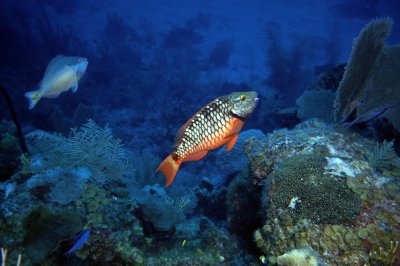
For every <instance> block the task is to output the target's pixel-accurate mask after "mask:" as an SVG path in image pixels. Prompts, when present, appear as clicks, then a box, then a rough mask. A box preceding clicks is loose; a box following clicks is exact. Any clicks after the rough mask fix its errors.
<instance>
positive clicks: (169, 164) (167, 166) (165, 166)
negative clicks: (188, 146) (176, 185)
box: [157, 153, 181, 187]
mask: <svg viewBox="0 0 400 266" xmlns="http://www.w3.org/2000/svg"><path fill="white" fill-rule="evenodd" d="M175 156H176V155H175V154H174V153H172V154H170V155H169V156H168V157H167V158H165V160H164V161H163V162H162V163H161V164H160V166H159V167H158V168H157V172H158V171H161V172H162V173H163V174H164V176H165V179H166V181H167V184H166V185H165V186H167V187H168V186H169V185H171V183H172V181H174V178H175V176H176V173H177V172H178V170H179V166H180V165H181V163H180V162H179V161H177V160H174V157H175Z"/></svg>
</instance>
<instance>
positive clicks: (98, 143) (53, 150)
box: [27, 120, 131, 181]
mask: <svg viewBox="0 0 400 266" xmlns="http://www.w3.org/2000/svg"><path fill="white" fill-rule="evenodd" d="M27 137H28V139H29V140H30V141H31V143H32V144H33V146H34V147H35V148H36V149H37V153H36V155H37V156H43V157H44V158H43V159H42V160H41V161H40V162H41V163H40V164H41V165H40V164H39V167H38V168H36V169H34V167H31V168H32V169H33V172H41V171H43V170H46V169H48V168H52V167H57V166H61V167H77V166H85V167H88V168H89V169H90V170H91V172H92V173H93V174H94V175H95V177H96V179H97V180H100V181H106V180H108V179H109V178H120V177H122V176H124V175H128V174H130V173H131V166H130V164H129V162H128V160H127V156H126V151H125V149H124V146H123V144H122V142H121V140H119V139H116V138H114V137H113V135H112V132H111V129H110V128H108V127H105V128H101V127H99V126H98V125H96V123H95V122H94V121H92V120H88V122H87V123H86V124H84V125H83V126H82V127H81V128H80V129H79V130H78V129H72V130H71V134H70V136H69V137H68V138H65V137H63V136H60V135H56V134H49V133H46V132H44V131H34V132H32V133H30V134H28V135H27ZM32 166H33V165H32Z"/></svg>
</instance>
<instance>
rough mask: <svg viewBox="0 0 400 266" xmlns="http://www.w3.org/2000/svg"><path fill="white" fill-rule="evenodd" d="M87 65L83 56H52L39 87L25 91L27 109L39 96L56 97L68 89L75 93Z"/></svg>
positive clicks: (32, 105) (34, 103)
mask: <svg viewBox="0 0 400 266" xmlns="http://www.w3.org/2000/svg"><path fill="white" fill-rule="evenodd" d="M87 65H88V60H87V59H86V58H84V57H78V56H63V55H58V56H56V57H55V58H53V59H52V60H51V61H50V63H49V64H48V66H47V68H46V72H45V73H44V76H43V79H42V81H41V82H40V83H39V89H37V90H35V91H30V92H27V93H25V97H26V98H27V99H28V100H29V109H30V110H32V109H33V108H34V107H35V105H36V104H37V103H38V102H39V100H40V99H41V98H56V97H58V96H59V95H60V94H61V93H62V92H64V91H68V90H70V89H71V90H72V92H73V93H75V92H76V91H77V90H78V82H79V80H80V79H81V78H82V76H83V74H85V71H86V68H87Z"/></svg>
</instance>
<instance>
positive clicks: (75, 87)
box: [71, 83, 78, 93]
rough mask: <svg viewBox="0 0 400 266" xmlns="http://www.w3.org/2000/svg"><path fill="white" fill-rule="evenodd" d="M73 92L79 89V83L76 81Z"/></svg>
mask: <svg viewBox="0 0 400 266" xmlns="http://www.w3.org/2000/svg"><path fill="white" fill-rule="evenodd" d="M71 90H72V93H75V92H76V91H77V90H78V83H76V84H75V85H74V86H73V87H72V88H71Z"/></svg>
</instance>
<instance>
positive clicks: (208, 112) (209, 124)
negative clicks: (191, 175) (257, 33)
mask: <svg viewBox="0 0 400 266" xmlns="http://www.w3.org/2000/svg"><path fill="white" fill-rule="evenodd" d="M257 102H258V98H257V92H255V91H248V92H233V93H231V94H228V95H225V96H221V97H219V98H217V99H215V100H214V101H212V102H211V103H209V104H207V105H206V106H204V107H203V108H202V109H200V111H198V112H197V113H196V114H195V115H194V116H193V117H192V118H191V119H189V120H188V121H187V122H186V123H185V124H184V125H183V126H182V127H181V128H180V129H179V131H178V134H177V138H176V143H175V146H176V150H175V151H174V152H172V153H171V154H170V155H169V156H168V157H167V158H165V160H164V161H163V162H162V163H161V164H160V166H159V167H158V169H157V171H161V172H162V173H163V174H164V176H165V178H166V181H167V184H166V186H169V185H171V183H172V181H173V180H174V178H175V176H176V174H177V172H178V170H179V166H180V165H181V164H182V163H183V162H190V161H197V160H201V159H202V158H203V157H204V156H206V154H207V153H208V151H210V150H214V149H217V148H219V147H221V146H223V145H226V150H227V151H230V150H231V149H232V148H233V146H235V143H236V140H237V139H238V135H239V132H240V130H241V129H242V127H243V125H244V123H245V121H246V118H247V117H248V116H249V115H250V114H251V113H252V112H253V111H254V108H255V107H256V105H257Z"/></svg>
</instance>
